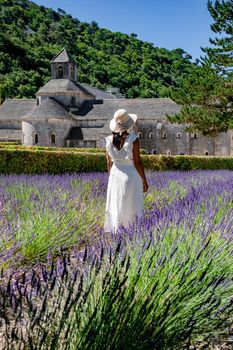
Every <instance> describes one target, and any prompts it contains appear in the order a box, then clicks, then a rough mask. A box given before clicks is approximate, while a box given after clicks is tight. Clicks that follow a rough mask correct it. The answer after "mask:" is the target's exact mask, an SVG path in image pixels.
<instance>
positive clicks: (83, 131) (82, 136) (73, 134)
mask: <svg viewBox="0 0 233 350" xmlns="http://www.w3.org/2000/svg"><path fill="white" fill-rule="evenodd" d="M101 131H102V128H92V127H88V128H82V127H80V126H74V127H72V128H71V129H70V132H69V135H68V136H67V140H86V141H91V140H96V137H97V135H99V134H100V133H101Z"/></svg>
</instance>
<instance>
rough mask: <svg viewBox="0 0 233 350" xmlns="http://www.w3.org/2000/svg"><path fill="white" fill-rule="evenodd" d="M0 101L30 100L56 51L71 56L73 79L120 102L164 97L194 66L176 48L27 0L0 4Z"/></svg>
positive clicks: (12, 0)
mask: <svg viewBox="0 0 233 350" xmlns="http://www.w3.org/2000/svg"><path fill="white" fill-rule="evenodd" d="M0 5H1V8H2V11H1V13H0V21H1V34H0V98H1V100H4V99H5V98H6V97H8V98H10V97H33V96H34V94H35V92H36V91H37V90H38V88H39V87H40V86H42V85H43V84H45V82H46V81H47V80H48V79H49V78H50V60H51V59H52V58H53V57H54V56H55V54H57V53H58V52H59V50H60V49H62V47H66V49H67V50H68V51H69V52H70V53H71V54H72V55H73V57H74V59H75V60H76V62H77V66H78V80H79V81H80V82H85V83H88V84H90V85H92V86H95V87H97V88H101V89H106V88H107V87H109V86H113V87H117V88H119V89H120V92H121V93H123V94H125V95H126V97H132V98H133V97H168V96H169V95H170V90H171V86H179V84H180V80H181V78H182V76H184V75H186V74H187V73H188V71H190V70H192V68H193V67H194V66H195V65H194V64H193V63H191V62H190V58H191V56H190V55H187V54H186V53H185V52H184V51H183V50H182V49H175V50H172V51H168V50H166V49H164V48H158V47H155V46H154V45H153V44H151V43H148V42H143V41H141V40H139V39H137V38H136V35H133V34H132V35H127V34H122V33H120V32H116V33H113V32H111V31H109V30H107V29H101V28H99V27H98V24H97V23H96V22H94V21H93V22H91V23H90V24H88V23H82V22H80V21H79V20H78V19H75V18H72V17H71V16H70V15H67V14H66V13H65V12H64V11H63V10H61V9H58V12H55V11H53V10H51V9H47V8H45V7H43V6H38V5H36V4H34V3H33V2H30V1H28V0H24V1H22V0H10V1H8V0H0Z"/></svg>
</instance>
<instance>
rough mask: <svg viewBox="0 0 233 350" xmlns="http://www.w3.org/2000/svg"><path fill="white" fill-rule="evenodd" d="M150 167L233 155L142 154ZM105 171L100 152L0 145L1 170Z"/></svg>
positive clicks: (223, 164) (206, 163) (208, 165)
mask: <svg viewBox="0 0 233 350" xmlns="http://www.w3.org/2000/svg"><path fill="white" fill-rule="evenodd" d="M141 158H142V161H143V164H144V167H145V168H146V169H151V170H196V169H211V170H214V169H231V170H233V158H230V157H226V158H224V157H199V156H183V155H182V156H165V155H159V156H155V155H145V154H142V155H141ZM96 171H97V172H98V171H99V172H103V171H107V165H106V158H105V154H104V153H103V152H100V153H97V152H83V150H81V152H78V149H76V151H75V152H68V151H65V152H63V151H57V152H54V151H46V150H36V149H35V150H27V149H0V174H63V173H74V172H78V173H82V172H96Z"/></svg>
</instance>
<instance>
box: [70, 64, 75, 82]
mask: <svg viewBox="0 0 233 350" xmlns="http://www.w3.org/2000/svg"><path fill="white" fill-rule="evenodd" d="M70 76H71V79H73V80H74V66H70Z"/></svg>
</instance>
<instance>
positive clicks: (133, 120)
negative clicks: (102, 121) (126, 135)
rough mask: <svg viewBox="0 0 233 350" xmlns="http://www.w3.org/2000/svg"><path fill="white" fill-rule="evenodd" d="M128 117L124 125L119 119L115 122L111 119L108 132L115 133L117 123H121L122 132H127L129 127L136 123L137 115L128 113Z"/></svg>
mask: <svg viewBox="0 0 233 350" xmlns="http://www.w3.org/2000/svg"><path fill="white" fill-rule="evenodd" d="M128 116H129V118H128V120H127V121H126V122H124V123H123V122H122V121H121V120H120V119H119V120H116V119H114V118H113V119H112V120H111V121H110V124H109V127H110V130H111V131H112V132H117V123H118V122H119V121H121V123H122V131H125V130H128V129H129V128H131V126H133V125H134V124H135V123H136V120H137V115H136V114H131V113H128Z"/></svg>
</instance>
